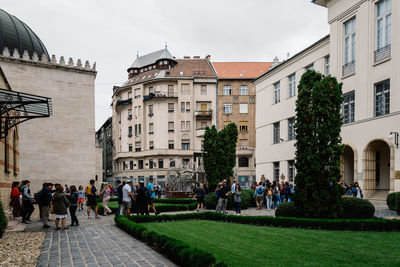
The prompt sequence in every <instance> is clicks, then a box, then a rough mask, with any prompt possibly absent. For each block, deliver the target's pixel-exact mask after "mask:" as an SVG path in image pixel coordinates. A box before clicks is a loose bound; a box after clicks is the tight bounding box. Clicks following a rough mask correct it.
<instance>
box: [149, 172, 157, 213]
mask: <svg viewBox="0 0 400 267" xmlns="http://www.w3.org/2000/svg"><path fill="white" fill-rule="evenodd" d="M147 189H149V193H150V197H149V207H148V210H149V212H150V208H153V211H154V214H155V215H158V214H160V213H159V212H157V210H156V206H155V203H154V199H155V197H156V191H157V188H155V187H154V185H153V177H150V179H149V184H148V185H147Z"/></svg>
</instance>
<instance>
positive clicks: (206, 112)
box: [194, 110, 212, 119]
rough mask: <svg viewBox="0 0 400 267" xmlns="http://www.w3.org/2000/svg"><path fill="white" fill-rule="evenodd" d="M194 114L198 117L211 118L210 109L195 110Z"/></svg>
mask: <svg viewBox="0 0 400 267" xmlns="http://www.w3.org/2000/svg"><path fill="white" fill-rule="evenodd" d="M194 115H195V116H196V118H199V119H211V118H212V110H197V111H195V112H194Z"/></svg>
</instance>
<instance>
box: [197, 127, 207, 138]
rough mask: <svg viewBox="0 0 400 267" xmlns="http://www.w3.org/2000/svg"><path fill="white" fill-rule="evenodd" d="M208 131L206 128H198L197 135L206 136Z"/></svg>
mask: <svg viewBox="0 0 400 267" xmlns="http://www.w3.org/2000/svg"><path fill="white" fill-rule="evenodd" d="M205 131H206V129H202V128H200V129H196V137H202V136H204V132H205Z"/></svg>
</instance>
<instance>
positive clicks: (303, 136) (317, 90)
mask: <svg viewBox="0 0 400 267" xmlns="http://www.w3.org/2000/svg"><path fill="white" fill-rule="evenodd" d="M298 90H299V94H298V98H297V101H296V123H295V128H296V145H295V146H296V163H295V166H296V169H297V174H296V178H295V182H296V192H295V195H294V204H295V205H296V207H297V208H299V209H300V210H302V211H303V213H304V215H305V216H306V217H317V218H337V217H340V215H341V213H342V207H341V202H340V199H341V195H342V192H341V186H340V185H339V184H337V182H338V181H339V180H340V155H341V154H342V153H343V146H342V144H341V141H342V140H341V137H340V130H341V126H342V116H341V112H340V108H341V104H342V102H343V96H342V84H339V83H338V82H337V80H336V78H334V77H331V76H328V77H325V76H323V75H322V74H320V73H317V72H316V71H314V70H309V71H307V72H306V73H305V74H304V75H303V76H302V78H301V81H300V83H299V87H298Z"/></svg>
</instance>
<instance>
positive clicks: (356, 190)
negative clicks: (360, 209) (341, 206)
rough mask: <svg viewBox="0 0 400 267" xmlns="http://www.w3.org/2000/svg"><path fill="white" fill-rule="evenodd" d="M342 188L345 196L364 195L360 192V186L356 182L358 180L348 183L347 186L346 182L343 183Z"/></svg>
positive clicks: (361, 196)
mask: <svg viewBox="0 0 400 267" xmlns="http://www.w3.org/2000/svg"><path fill="white" fill-rule="evenodd" d="M343 188H344V192H345V193H344V194H345V195H346V196H351V197H356V198H364V195H363V193H362V190H361V187H360V185H359V184H358V182H355V183H354V184H350V186H348V185H347V184H345V183H344V184H343Z"/></svg>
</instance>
